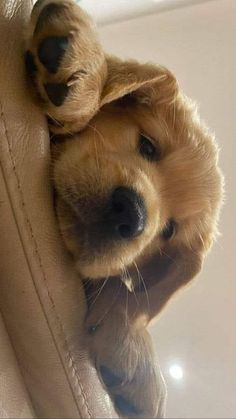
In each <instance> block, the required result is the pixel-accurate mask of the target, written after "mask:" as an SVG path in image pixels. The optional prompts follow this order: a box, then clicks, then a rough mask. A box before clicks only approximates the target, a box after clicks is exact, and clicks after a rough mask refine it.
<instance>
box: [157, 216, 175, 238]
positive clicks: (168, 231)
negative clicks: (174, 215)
mask: <svg viewBox="0 0 236 419" xmlns="http://www.w3.org/2000/svg"><path fill="white" fill-rule="evenodd" d="M176 227H177V225H176V222H175V220H172V219H170V220H169V221H168V223H167V224H166V226H165V228H164V230H163V231H162V233H161V235H162V238H163V239H164V240H170V239H172V237H173V236H174V235H175V233H176Z"/></svg>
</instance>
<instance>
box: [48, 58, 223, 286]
mask: <svg viewBox="0 0 236 419" xmlns="http://www.w3.org/2000/svg"><path fill="white" fill-rule="evenodd" d="M112 65H113V62H112V64H110V72H111V73H112V76H111V77H110V80H109V77H108V82H107V85H106V86H105V89H104V90H105V91H104V94H103V98H102V99H101V104H102V105H104V106H103V107H102V108H101V110H100V112H99V113H98V114H97V116H96V117H95V118H93V119H92V120H91V121H90V123H89V125H88V126H87V128H86V129H85V130H83V131H82V132H80V133H79V135H77V136H74V137H73V138H72V139H70V140H68V141H66V142H65V143H64V144H63V145H62V146H61V152H60V154H59V157H58V158H57V159H56V162H55V165H54V180H55V186H56V191H57V213H58V217H59V222H60V227H61V232H62V234H63V237H64V240H65V242H66V245H67V247H68V249H69V250H70V251H71V253H72V254H73V255H74V258H75V261H76V266H77V268H78V270H79V272H80V273H81V274H82V276H83V277H89V278H104V277H108V276H115V275H125V273H126V270H127V268H128V269H132V268H133V269H139V268H140V267H142V266H144V265H145V264H146V263H148V260H149V259H150V258H153V256H155V255H156V254H160V253H161V252H162V251H164V252H165V249H166V246H168V247H169V246H170V245H171V246H172V247H173V248H176V249H181V248H182V247H186V248H188V249H192V251H193V252H195V253H196V254H197V255H198V257H199V258H202V255H203V254H204V252H205V250H207V249H208V247H209V245H210V244H211V241H212V238H213V236H214V233H215V229H216V219H217V212H218V206H219V200H220V194H221V181H220V174H219V172H218V168H217V150H216V147H215V145H214V141H213V139H212V137H211V136H210V134H209V133H208V132H207V130H206V128H205V127H203V126H202V125H201V124H200V122H199V120H198V118H197V115H196V111H195V109H194V107H193V106H192V104H191V103H190V102H189V101H188V100H187V99H186V98H185V97H184V96H183V95H181V94H180V93H179V91H178V87H177V84H176V81H175V79H174V77H173V76H172V75H171V74H170V73H169V72H168V71H167V70H165V69H164V68H162V67H154V66H140V65H139V64H136V63H126V65H124V64H123V63H119V62H116V70H114V68H112V69H111V67H112ZM108 68H109V65H108ZM116 72H117V73H116ZM124 72H126V73H127V74H126V77H125V74H124ZM114 80H115V81H114ZM190 276H191V275H190Z"/></svg>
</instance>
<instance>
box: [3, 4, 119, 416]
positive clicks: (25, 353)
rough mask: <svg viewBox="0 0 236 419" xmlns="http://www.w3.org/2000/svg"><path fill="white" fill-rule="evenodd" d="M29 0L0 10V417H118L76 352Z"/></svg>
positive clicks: (77, 316) (78, 341)
mask: <svg viewBox="0 0 236 419" xmlns="http://www.w3.org/2000/svg"><path fill="white" fill-rule="evenodd" d="M31 9H32V3H31V1H30V0H21V1H20V0H14V1H13V0H1V1H0V56H1V63H0V163H1V167H0V238H1V242H0V417H1V418H6V417H7V418H13V417H14V418H31V417H40V418H91V417H100V418H104V417H117V416H116V414H115V412H114V411H113V408H112V404H111V402H110V399H109V397H108V395H107V394H106V393H105V391H104V389H103V387H102V386H101V384H100V381H99V379H98V377H97V375H96V371H95V369H94V367H93V366H92V365H91V363H90V362H89V359H88V354H87V352H86V348H84V346H83V322H84V316H85V313H86V300H85V296H84V292H83V288H82V284H81V281H80V280H79V278H78V276H77V275H76V274H75V272H74V270H73V267H72V266H73V265H72V263H71V259H70V256H69V255H68V254H67V252H66V250H65V249H64V247H63V243H62V240H61V239H60V236H59V232H58V228H57V223H56V220H55V215H54V211H53V194H52V190H51V185H50V146H49V135H48V129H47V123H46V119H45V117H44V116H43V115H42V113H41V111H40V109H39V108H37V106H36V105H35V104H34V103H33V101H32V98H31V94H30V92H29V88H28V87H27V80H26V77H25V70H24V59H23V54H24V28H25V26H26V24H27V22H28V20H29V16H30V12H31Z"/></svg>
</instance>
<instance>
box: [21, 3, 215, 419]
mask: <svg viewBox="0 0 236 419" xmlns="http://www.w3.org/2000/svg"><path fill="white" fill-rule="evenodd" d="M27 39H28V41H27V53H26V66H27V71H28V74H29V76H30V78H31V80H32V84H33V86H34V89H35V90H36V91H37V94H38V97H40V98H41V106H42V108H43V110H44V112H45V113H46V115H47V116H48V120H49V128H50V131H51V133H52V156H53V158H52V163H53V164H52V166H53V167H52V170H53V179H54V187H55V191H56V203H55V205H56V212H57V217H58V221H59V227H60V231H61V234H62V237H63V239H64V241H65V244H66V246H67V248H68V250H69V251H70V252H71V254H72V255H73V258H74V261H75V267H76V269H77V270H78V273H79V274H80V275H81V276H82V277H83V278H84V279H90V284H89V286H88V287H87V294H88V302H89V311H88V317H87V322H86V327H87V332H88V335H87V338H88V345H89V347H90V349H91V356H92V359H93V361H94V363H95V365H96V367H97V370H98V373H99V374H100V377H101V379H102V381H103V383H104V385H105V386H106V387H107V388H108V390H109V392H110V394H111V396H112V398H113V401H114V404H115V407H116V409H117V411H118V412H119V413H120V414H121V415H122V416H124V417H157V416H159V417H162V416H163V410H164V399H165V387H164V384H163V380H162V377H161V376H160V373H159V370H158V368H157V362H156V355H155V354H154V351H153V349H152V345H151V341H150V337H149V335H148V333H147V331H146V326H147V325H148V323H149V322H150V321H151V320H152V319H153V318H155V317H156V316H157V315H158V313H159V312H160V311H161V310H162V308H163V307H164V306H165V304H166V303H167V302H168V300H169V299H170V298H171V297H172V295H173V294H174V293H175V292H176V291H177V290H179V289H180V288H182V287H183V286H185V285H186V284H187V283H189V282H190V281H191V280H192V278H193V277H194V276H195V275H196V274H197V273H198V272H199V271H200V269H201V267H202V263H203V261H204V258H205V255H206V254H207V252H208V250H209V249H210V247H211V245H212V242H213V241H214V238H215V236H216V233H217V220H218V214H219V209H220V204H221V197H222V176H221V172H220V170H219V168H218V149H217V146H216V143H215V140H214V137H213V136H212V134H211V133H210V132H209V131H208V129H207V128H206V127H205V126H204V124H203V123H202V122H201V121H200V119H199V117H198V114H197V110H196V107H195V105H194V103H192V102H191V101H190V100H189V99H188V98H187V97H185V96H184V94H183V93H182V92H180V90H179V87H178V84H177V81H176V79H175V77H174V75H173V74H172V73H171V72H170V71H169V70H167V69H166V68H164V67H162V66H160V65H152V64H140V63H138V62H136V61H121V60H119V59H118V58H116V57H111V56H107V55H106V54H105V53H104V52H103V50H102V47H101V45H100V43H99V41H98V39H97V35H96V32H95V30H94V27H93V23H92V22H91V20H90V19H89V17H88V16H87V15H86V14H85V13H84V12H83V11H82V10H81V9H80V8H79V7H78V6H77V5H76V4H75V3H74V2H73V1H71V0H54V1H53V2H52V1H51V0H38V2H37V3H36V5H35V6H34V9H33V11H32V16H31V22H30V25H29V28H28V36H27ZM91 280H92V281H91ZM94 280H96V282H95V281H94ZM122 281H123V282H122ZM124 283H126V285H127V286H128V287H129V288H130V289H131V290H133V292H128V291H127V288H126V287H125V286H124ZM127 296H128V297H127Z"/></svg>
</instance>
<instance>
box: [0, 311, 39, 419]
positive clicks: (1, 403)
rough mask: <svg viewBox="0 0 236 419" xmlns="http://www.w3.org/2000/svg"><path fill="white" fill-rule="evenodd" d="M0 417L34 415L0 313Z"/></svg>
mask: <svg viewBox="0 0 236 419" xmlns="http://www.w3.org/2000/svg"><path fill="white" fill-rule="evenodd" d="M0 342H1V344H0V372H1V373H0V418H4V419H5V418H16V417H17V418H19V419H20V418H22V419H24V418H32V417H35V415H34V412H33V408H32V406H31V402H30V399H29V396H28V393H27V390H26V388H25V385H24V381H23V380H22V376H21V373H20V371H19V367H18V363H17V360H16V358H15V354H14V351H13V348H12V346H11V343H10V341H9V338H8V335H7V331H6V329H5V326H4V323H3V319H2V317H1V314H0Z"/></svg>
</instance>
